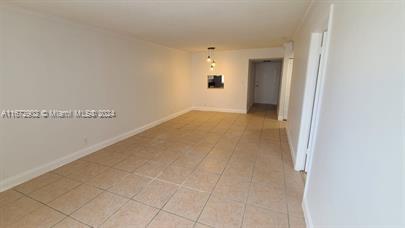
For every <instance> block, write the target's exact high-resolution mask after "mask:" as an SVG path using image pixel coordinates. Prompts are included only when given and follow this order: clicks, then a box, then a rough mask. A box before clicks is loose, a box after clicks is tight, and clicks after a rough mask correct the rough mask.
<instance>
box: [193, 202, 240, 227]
mask: <svg viewBox="0 0 405 228" xmlns="http://www.w3.org/2000/svg"><path fill="white" fill-rule="evenodd" d="M242 215H243V204H242V203H238V202H233V201H227V200H224V199H222V198H219V197H215V196H212V197H211V198H210V199H209V201H208V203H207V205H206V206H205V208H204V210H203V212H202V214H201V216H200V218H199V220H198V222H199V223H202V224H206V225H209V226H213V227H240V226H241V224H242Z"/></svg>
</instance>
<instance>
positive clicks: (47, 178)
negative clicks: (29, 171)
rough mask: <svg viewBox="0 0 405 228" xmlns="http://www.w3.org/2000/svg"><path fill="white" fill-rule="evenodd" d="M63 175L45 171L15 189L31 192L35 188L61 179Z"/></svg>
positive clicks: (25, 192)
mask: <svg viewBox="0 0 405 228" xmlns="http://www.w3.org/2000/svg"><path fill="white" fill-rule="evenodd" d="M60 178H61V176H59V175H56V174H53V173H45V174H43V175H41V176H39V177H36V178H34V179H32V180H30V181H27V182H25V183H23V184H20V185H18V186H17V187H15V188H14V189H15V190H17V191H19V192H22V193H24V194H28V193H31V192H33V191H35V190H38V189H40V188H42V187H44V186H46V185H48V184H51V183H53V182H55V181H57V180H59V179H60Z"/></svg>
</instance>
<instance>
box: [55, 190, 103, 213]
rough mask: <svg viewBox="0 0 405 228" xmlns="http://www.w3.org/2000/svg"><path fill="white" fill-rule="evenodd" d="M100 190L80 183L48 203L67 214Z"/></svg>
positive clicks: (92, 197) (93, 196)
mask: <svg viewBox="0 0 405 228" xmlns="http://www.w3.org/2000/svg"><path fill="white" fill-rule="evenodd" d="M101 192H102V191H101V190H99V189H97V188H94V187H92V186H88V185H81V186H79V187H77V188H75V189H73V190H72V191H70V192H68V193H66V194H64V195H62V196H61V197H59V198H57V199H55V200H53V201H52V202H50V203H49V204H48V205H49V206H51V207H52V208H55V209H56V210H58V211H61V212H63V213H65V214H67V215H69V214H71V213H73V212H74V211H75V210H77V209H79V208H80V207H82V206H83V205H84V204H86V203H87V202H89V201H90V200H92V199H94V198H95V197H96V196H97V195H98V194H100V193H101Z"/></svg>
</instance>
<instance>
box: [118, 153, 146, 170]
mask: <svg viewBox="0 0 405 228" xmlns="http://www.w3.org/2000/svg"><path fill="white" fill-rule="evenodd" d="M147 161H148V160H146V159H144V158H142V157H137V156H130V157H128V158H126V159H124V160H123V161H121V162H120V163H118V164H116V165H115V166H114V168H116V169H120V170H123V171H127V172H131V173H132V172H134V171H135V170H136V169H137V168H139V167H141V166H142V165H144V164H145V163H146V162H147Z"/></svg>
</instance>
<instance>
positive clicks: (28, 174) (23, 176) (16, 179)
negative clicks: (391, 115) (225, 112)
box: [0, 108, 192, 192]
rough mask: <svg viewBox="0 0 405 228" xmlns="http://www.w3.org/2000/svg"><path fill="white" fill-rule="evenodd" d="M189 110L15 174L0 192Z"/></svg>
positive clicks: (189, 109)
mask: <svg viewBox="0 0 405 228" xmlns="http://www.w3.org/2000/svg"><path fill="white" fill-rule="evenodd" d="M191 110H192V109H191V108H187V109H185V110H182V111H180V112H176V113H173V114H171V115H168V116H166V117H164V118H162V119H159V120H156V121H153V122H151V123H148V124H145V125H143V126H141V127H139V128H136V129H133V130H131V131H128V132H125V133H123V134H120V135H118V136H115V137H113V138H110V139H107V140H104V141H102V142H99V143H97V144H94V145H91V146H89V147H86V148H83V149H80V150H78V151H76V152H74V153H72V154H69V155H67V156H64V157H62V158H59V159H57V160H54V161H52V162H49V163H47V164H44V165H42V166H39V167H36V168H33V169H30V170H28V171H25V172H23V173H20V174H17V175H15V176H12V177H9V178H7V179H5V180H3V181H1V182H0V192H2V191H5V190H7V189H10V188H13V187H15V186H17V185H19V184H21V183H23V182H25V181H28V180H30V179H32V178H35V177H37V176H40V175H42V174H44V173H46V172H49V171H51V170H54V169H56V168H58V167H60V166H63V165H65V164H67V163H69V162H72V161H74V160H77V159H79V158H81V157H84V156H86V155H88V154H91V153H94V152H96V151H98V150H100V149H102V148H104V147H107V146H110V145H112V144H114V143H117V142H119V141H121V140H124V139H126V138H129V137H131V136H134V135H136V134H138V133H140V132H142V131H145V130H147V129H149V128H152V127H154V126H156V125H158V124H161V123H163V122H166V121H168V120H170V119H173V118H175V117H177V116H179V115H182V114H184V113H187V112H189V111H191Z"/></svg>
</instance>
